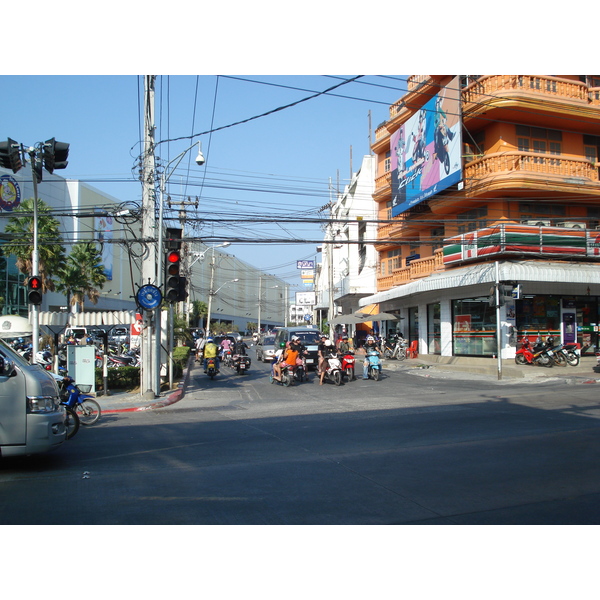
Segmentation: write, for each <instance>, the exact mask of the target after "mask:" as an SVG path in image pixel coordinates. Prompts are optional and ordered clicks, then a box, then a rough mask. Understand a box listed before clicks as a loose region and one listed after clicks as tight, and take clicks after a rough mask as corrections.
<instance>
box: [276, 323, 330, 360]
mask: <svg viewBox="0 0 600 600" xmlns="http://www.w3.org/2000/svg"><path fill="white" fill-rule="evenodd" d="M294 336H298V337H299V338H300V342H301V343H302V344H304V346H305V347H306V349H307V350H308V356H307V357H306V367H307V368H308V369H311V370H312V369H316V368H317V365H318V364H319V356H318V354H319V338H320V336H321V332H320V331H319V330H318V329H317V328H316V327H311V326H310V325H308V326H304V327H281V328H279V329H278V330H277V332H276V334H275V347H276V348H281V344H282V343H283V344H284V345H285V342H289V341H290V340H291V339H292V337H294Z"/></svg>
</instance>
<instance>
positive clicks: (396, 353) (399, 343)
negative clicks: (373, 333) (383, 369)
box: [383, 338, 408, 360]
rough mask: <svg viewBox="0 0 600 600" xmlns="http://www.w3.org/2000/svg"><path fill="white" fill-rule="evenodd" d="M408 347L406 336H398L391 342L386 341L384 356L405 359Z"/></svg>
mask: <svg viewBox="0 0 600 600" xmlns="http://www.w3.org/2000/svg"><path fill="white" fill-rule="evenodd" d="M407 347H408V342H407V341H406V340H405V339H404V338H396V339H395V340H393V341H392V343H390V344H388V343H387V342H386V344H385V346H384V349H383V356H384V358H393V359H397V360H404V359H405V358H406V348H407Z"/></svg>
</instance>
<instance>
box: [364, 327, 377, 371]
mask: <svg viewBox="0 0 600 600" xmlns="http://www.w3.org/2000/svg"><path fill="white" fill-rule="evenodd" d="M364 347H365V362H364V363H363V379H369V360H368V359H367V355H368V354H373V353H376V354H377V355H378V356H381V352H380V351H379V348H378V347H377V342H376V341H375V338H374V337H373V336H372V335H369V336H367V341H366V343H365V346H364Z"/></svg>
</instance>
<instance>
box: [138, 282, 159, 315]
mask: <svg viewBox="0 0 600 600" xmlns="http://www.w3.org/2000/svg"><path fill="white" fill-rule="evenodd" d="M136 299H137V302H138V304H139V305H140V306H141V307H142V308H144V309H146V310H152V309H153V308H157V307H158V306H160V303H161V302H162V292H161V291H160V289H159V288H157V287H156V286H155V285H143V286H142V287H141V288H140V289H139V290H138V292H137V294H136Z"/></svg>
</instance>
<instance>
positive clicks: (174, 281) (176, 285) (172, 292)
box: [165, 250, 183, 302]
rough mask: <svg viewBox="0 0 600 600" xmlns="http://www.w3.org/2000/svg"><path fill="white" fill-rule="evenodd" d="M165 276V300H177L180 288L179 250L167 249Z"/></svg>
mask: <svg viewBox="0 0 600 600" xmlns="http://www.w3.org/2000/svg"><path fill="white" fill-rule="evenodd" d="M165 270H166V277H165V300H167V302H178V301H179V300H180V298H179V294H180V289H181V280H182V279H183V278H182V277H181V275H180V271H181V254H180V253H179V250H169V251H168V252H167V257H166V267H165Z"/></svg>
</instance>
